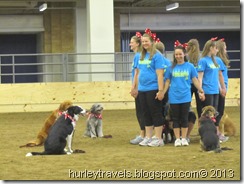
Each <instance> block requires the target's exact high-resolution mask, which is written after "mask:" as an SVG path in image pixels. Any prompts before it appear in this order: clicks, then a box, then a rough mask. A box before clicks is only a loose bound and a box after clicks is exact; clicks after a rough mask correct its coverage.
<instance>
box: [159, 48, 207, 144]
mask: <svg viewBox="0 0 244 184" xmlns="http://www.w3.org/2000/svg"><path fill="white" fill-rule="evenodd" d="M186 61H187V59H186V50H185V48H184V47H183V45H178V46H176V47H175V48H174V61H173V65H172V67H170V69H169V70H166V74H165V79H166V82H165V86H164V91H163V93H165V92H166V91H167V89H168V88H169V103H170V109H171V110H172V120H173V129H174V134H175V137H176V140H175V143H174V145H175V146H176V147H177V146H188V145H189V143H188V141H187V140H186V135H187V129H188V112H189V109H190V104H191V100H192V98H191V81H192V83H193V84H194V85H195V86H196V88H197V89H198V91H199V97H200V99H204V91H203V90H202V88H201V87H200V85H199V82H198V80H197V71H196V70H195V68H194V66H193V64H191V63H189V62H186ZM180 136H181V137H182V138H181V139H180Z"/></svg>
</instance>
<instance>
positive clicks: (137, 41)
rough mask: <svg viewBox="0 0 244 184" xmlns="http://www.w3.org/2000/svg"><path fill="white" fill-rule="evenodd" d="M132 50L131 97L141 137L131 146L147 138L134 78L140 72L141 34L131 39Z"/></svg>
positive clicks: (133, 140)
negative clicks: (133, 101)
mask: <svg viewBox="0 0 244 184" xmlns="http://www.w3.org/2000/svg"><path fill="white" fill-rule="evenodd" d="M130 49H131V50H133V52H134V53H135V55H134V59H133V63H132V70H131V76H132V87H131V92H130V93H131V96H133V97H134V98H135V109H136V117H137V121H138V123H139V126H140V135H138V136H136V137H135V138H134V139H132V140H130V143H131V144H135V145H137V144H139V143H140V142H141V141H143V139H144V137H145V124H144V122H143V121H142V110H141V105H140V102H139V98H138V96H137V95H138V90H137V89H136V87H135V81H134V76H135V73H136V72H138V70H137V69H136V66H137V65H138V61H139V59H140V52H141V50H142V48H141V34H140V32H136V35H135V36H132V37H131V39H130Z"/></svg>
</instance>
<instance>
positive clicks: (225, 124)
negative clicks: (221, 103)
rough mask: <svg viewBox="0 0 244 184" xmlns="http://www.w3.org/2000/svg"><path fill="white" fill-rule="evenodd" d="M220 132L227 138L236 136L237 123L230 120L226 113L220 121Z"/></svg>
mask: <svg viewBox="0 0 244 184" xmlns="http://www.w3.org/2000/svg"><path fill="white" fill-rule="evenodd" d="M219 131H220V132H221V133H222V134H223V135H227V136H235V134H236V126H235V123H234V122H233V121H232V120H231V119H230V118H229V116H228V114H227V113H224V114H223V116H222V118H221V120H220V123H219Z"/></svg>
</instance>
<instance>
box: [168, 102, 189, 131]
mask: <svg viewBox="0 0 244 184" xmlns="http://www.w3.org/2000/svg"><path fill="white" fill-rule="evenodd" d="M190 104H191V102H187V103H181V104H170V109H171V111H172V120H173V128H180V127H181V128H187V127H188V112H189V109H190Z"/></svg>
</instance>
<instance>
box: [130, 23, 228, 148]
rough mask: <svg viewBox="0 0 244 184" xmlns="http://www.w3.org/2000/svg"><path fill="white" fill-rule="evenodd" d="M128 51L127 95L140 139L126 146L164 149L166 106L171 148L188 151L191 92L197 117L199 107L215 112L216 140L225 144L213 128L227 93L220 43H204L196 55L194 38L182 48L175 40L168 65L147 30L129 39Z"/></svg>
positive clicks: (223, 47) (222, 44)
mask: <svg viewBox="0 0 244 184" xmlns="http://www.w3.org/2000/svg"><path fill="white" fill-rule="evenodd" d="M130 48H131V50H133V52H134V53H135V56H134V60H133V64H132V88H131V95H132V96H133V97H134V98H135V107H136V117H137V120H138V123H139V125H140V135H139V136H136V138H134V139H132V140H130V143H131V144H136V145H137V144H139V145H141V146H163V145H164V141H163V139H162V130H163V125H164V123H165V122H164V118H163V107H164V105H165V104H166V103H169V104H170V109H171V112H172V121H173V130H174V134H175V137H176V140H175V142H174V145H175V146H176V147H178V146H188V145H189V137H187V136H189V131H188V112H189V110H190V107H191V101H192V96H193V93H194V94H195V99H196V106H197V114H198V117H200V115H201V110H202V108H203V107H205V106H207V105H212V106H213V107H215V108H216V109H217V110H218V112H219V115H218V118H217V122H216V127H217V134H218V136H219V139H220V141H227V140H228V137H225V136H224V135H222V134H221V133H220V132H219V129H218V126H219V121H220V119H221V117H222V115H223V112H224V106H225V96H226V92H227V89H228V73H227V69H228V67H229V59H228V55H227V53H226V44H225V42H224V39H220V40H217V37H216V38H211V39H210V40H208V41H207V42H206V43H205V46H204V48H203V51H202V54H201V55H200V49H199V43H198V40H197V39H191V40H189V42H188V43H184V44H181V43H180V42H179V41H178V40H177V41H175V44H174V53H173V61H172V62H170V61H169V60H168V59H167V58H166V57H165V56H164V51H165V48H164V44H163V43H162V42H161V41H160V39H159V38H157V37H156V33H152V32H151V30H150V29H148V28H147V29H146V30H145V33H144V34H143V35H141V33H140V32H136V35H135V36H133V37H132V38H131V40H130ZM189 129H190V128H189ZM191 129H192V127H191ZM153 131H154V136H153Z"/></svg>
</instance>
